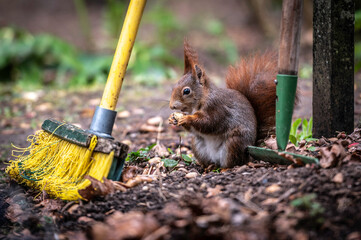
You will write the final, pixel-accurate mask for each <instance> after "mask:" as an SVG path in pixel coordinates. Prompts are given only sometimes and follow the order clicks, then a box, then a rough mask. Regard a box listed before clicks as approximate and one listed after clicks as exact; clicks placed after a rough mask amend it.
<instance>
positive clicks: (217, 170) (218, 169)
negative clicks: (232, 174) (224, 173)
mask: <svg viewBox="0 0 361 240" xmlns="http://www.w3.org/2000/svg"><path fill="white" fill-rule="evenodd" d="M221 170H222V168H216V169H213V170H212V172H215V173H221Z"/></svg>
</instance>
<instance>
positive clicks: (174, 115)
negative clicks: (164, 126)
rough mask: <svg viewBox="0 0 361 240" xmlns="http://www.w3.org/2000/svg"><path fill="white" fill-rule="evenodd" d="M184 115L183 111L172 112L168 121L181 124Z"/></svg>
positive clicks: (177, 124)
mask: <svg viewBox="0 0 361 240" xmlns="http://www.w3.org/2000/svg"><path fill="white" fill-rule="evenodd" d="M183 116H184V114H183V113H177V112H175V113H172V114H171V115H170V116H169V118H168V122H169V124H172V125H176V126H180V125H179V121H180V119H182V118H183Z"/></svg>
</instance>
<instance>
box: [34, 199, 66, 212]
mask: <svg viewBox="0 0 361 240" xmlns="http://www.w3.org/2000/svg"><path fill="white" fill-rule="evenodd" d="M35 206H43V207H44V209H43V210H47V211H59V210H61V209H62V208H63V206H64V201H62V200H60V199H51V198H49V199H44V200H43V201H41V202H40V203H39V204H37V205H35Z"/></svg>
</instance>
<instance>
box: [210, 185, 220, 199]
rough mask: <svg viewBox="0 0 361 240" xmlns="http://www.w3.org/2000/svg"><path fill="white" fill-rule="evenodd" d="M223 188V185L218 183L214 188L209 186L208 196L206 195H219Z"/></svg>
mask: <svg viewBox="0 0 361 240" xmlns="http://www.w3.org/2000/svg"><path fill="white" fill-rule="evenodd" d="M222 189H223V186H221V185H217V186H216V187H214V188H211V187H209V188H208V189H207V192H208V193H207V196H206V198H210V197H213V196H217V195H218V194H219V193H220V192H221V191H222Z"/></svg>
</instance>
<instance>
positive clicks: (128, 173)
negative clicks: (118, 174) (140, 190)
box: [122, 166, 139, 182]
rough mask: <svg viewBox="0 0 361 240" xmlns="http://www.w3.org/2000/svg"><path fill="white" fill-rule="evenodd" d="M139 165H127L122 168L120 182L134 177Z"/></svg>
mask: <svg viewBox="0 0 361 240" xmlns="http://www.w3.org/2000/svg"><path fill="white" fill-rule="evenodd" d="M138 169H139V167H137V166H128V167H125V168H124V169H123V172H122V182H127V181H129V180H130V179H132V178H134V177H135V176H136V175H137V171H138Z"/></svg>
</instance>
